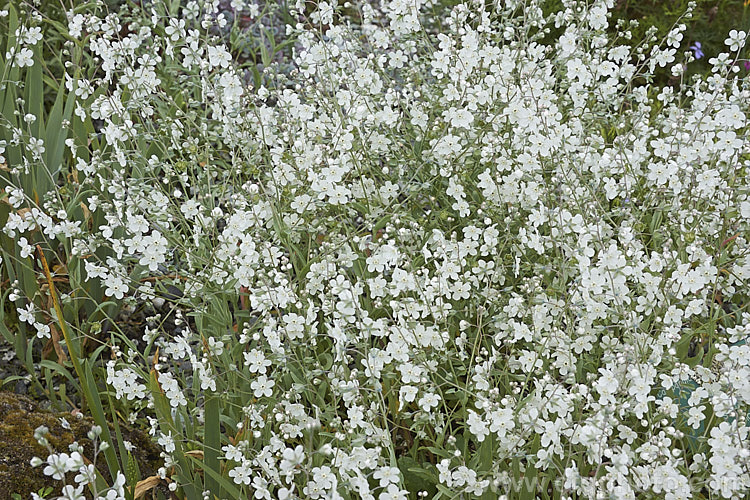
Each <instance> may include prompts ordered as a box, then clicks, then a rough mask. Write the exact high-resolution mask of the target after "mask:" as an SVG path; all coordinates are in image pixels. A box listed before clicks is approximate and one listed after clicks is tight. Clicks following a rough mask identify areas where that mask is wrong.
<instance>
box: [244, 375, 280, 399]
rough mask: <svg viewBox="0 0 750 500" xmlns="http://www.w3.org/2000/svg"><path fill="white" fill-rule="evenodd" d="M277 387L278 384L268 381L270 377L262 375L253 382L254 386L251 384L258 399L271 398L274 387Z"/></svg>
mask: <svg viewBox="0 0 750 500" xmlns="http://www.w3.org/2000/svg"><path fill="white" fill-rule="evenodd" d="M274 385H276V382H274V381H273V380H268V377H266V376H265V375H261V376H260V377H258V378H257V379H256V380H254V381H253V383H252V384H250V387H251V388H252V389H253V393H254V394H255V397H256V398H260V397H263V396H265V397H267V398H269V397H271V395H272V394H273V386H274Z"/></svg>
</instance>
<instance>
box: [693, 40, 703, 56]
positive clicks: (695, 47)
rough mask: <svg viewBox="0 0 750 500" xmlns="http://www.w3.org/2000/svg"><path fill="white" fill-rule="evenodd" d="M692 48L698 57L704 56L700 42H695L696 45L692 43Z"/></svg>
mask: <svg viewBox="0 0 750 500" xmlns="http://www.w3.org/2000/svg"><path fill="white" fill-rule="evenodd" d="M690 49H691V50H692V51H693V54H695V58H696V59H700V58H701V57H703V56H704V54H703V51H702V50H701V43H700V42H695V45H691V46H690Z"/></svg>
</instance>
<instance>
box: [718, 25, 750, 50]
mask: <svg viewBox="0 0 750 500" xmlns="http://www.w3.org/2000/svg"><path fill="white" fill-rule="evenodd" d="M746 38H747V33H745V32H744V31H737V30H732V31H730V32H729V38H727V39H726V40H724V44H725V45H727V46H728V47H729V50H730V51H732V52H736V51H738V50H740V49H741V48H742V47H744V46H745V39H746Z"/></svg>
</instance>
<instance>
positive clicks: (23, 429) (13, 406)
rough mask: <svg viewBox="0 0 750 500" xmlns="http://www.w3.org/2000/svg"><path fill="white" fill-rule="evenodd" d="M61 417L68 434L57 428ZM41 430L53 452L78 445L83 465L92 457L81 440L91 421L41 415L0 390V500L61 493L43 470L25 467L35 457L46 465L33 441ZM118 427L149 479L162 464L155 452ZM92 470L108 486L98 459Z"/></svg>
mask: <svg viewBox="0 0 750 500" xmlns="http://www.w3.org/2000/svg"><path fill="white" fill-rule="evenodd" d="M61 418H65V419H66V420H67V422H68V423H69V424H70V429H69V430H68V429H65V428H64V427H63V425H62V423H61V420H60V419H61ZM41 425H44V426H47V427H48V428H49V430H50V433H49V436H48V439H49V441H50V444H51V445H52V447H53V448H54V450H55V451H56V452H68V451H69V450H68V445H69V444H70V443H72V442H73V441H78V444H80V445H81V446H83V448H84V456H85V457H86V458H88V459H89V460H91V459H92V458H93V447H92V443H91V441H90V440H89V439H88V438H87V437H86V434H87V433H88V431H89V430H91V426H92V425H94V422H93V420H92V419H90V418H87V417H84V418H81V419H79V418H76V417H74V416H73V415H71V414H70V413H65V412H51V411H46V410H43V409H41V408H40V405H39V404H38V403H36V402H35V401H33V400H32V399H30V398H28V397H26V396H22V395H19V394H14V393H12V392H5V391H0V443H2V446H0V498H2V499H5V498H8V499H10V498H11V495H12V494H13V493H18V494H19V495H21V498H24V499H25V498H30V496H31V493H35V492H37V491H39V489H40V488H43V487H46V486H50V487H52V488H53V491H54V493H55V494H56V495H60V494H61V493H60V490H61V486H62V482H60V481H55V480H53V479H52V478H50V477H49V476H45V475H44V473H43V469H44V467H43V466H40V467H31V464H30V461H31V459H32V458H33V457H35V456H36V457H39V458H41V459H42V460H46V458H47V456H48V455H49V452H48V451H47V449H46V448H45V447H43V446H41V445H40V444H39V443H37V441H36V440H35V439H34V430H35V429H36V428H37V427H39V426H41ZM120 428H121V430H122V433H123V439H125V440H127V441H130V442H131V443H132V444H133V445H134V446H135V450H134V451H133V456H134V457H135V459H136V462H137V463H138V467H139V469H140V473H141V474H140V476H141V478H145V477H148V476H152V475H154V474H155V473H156V471H157V469H158V468H159V467H160V466H161V465H162V463H163V462H162V460H161V458H160V457H159V450H158V449H157V448H156V446H155V445H154V444H153V443H152V442H151V440H150V438H149V437H148V435H146V434H144V433H142V432H140V431H137V430H128V429H127V428H125V427H124V426H122V425H121V426H120ZM115 448H116V447H115ZM97 468H98V469H99V472H101V474H102V476H104V478H105V480H107V481H108V483H109V484H111V476H110V474H109V471H108V469H107V465H106V461H105V460H104V457H103V456H100V457H98V459H97ZM74 476H75V473H70V477H69V478H68V479H69V480H70V481H69V482H72V480H73V477H74ZM5 495H7V496H5Z"/></svg>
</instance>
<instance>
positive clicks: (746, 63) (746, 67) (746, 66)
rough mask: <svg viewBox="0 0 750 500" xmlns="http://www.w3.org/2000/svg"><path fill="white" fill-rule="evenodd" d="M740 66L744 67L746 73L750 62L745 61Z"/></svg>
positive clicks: (749, 67)
mask: <svg viewBox="0 0 750 500" xmlns="http://www.w3.org/2000/svg"><path fill="white" fill-rule="evenodd" d="M742 65H743V66H744V67H745V69H746V70H747V71H750V61H745V62H743V63H742Z"/></svg>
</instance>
